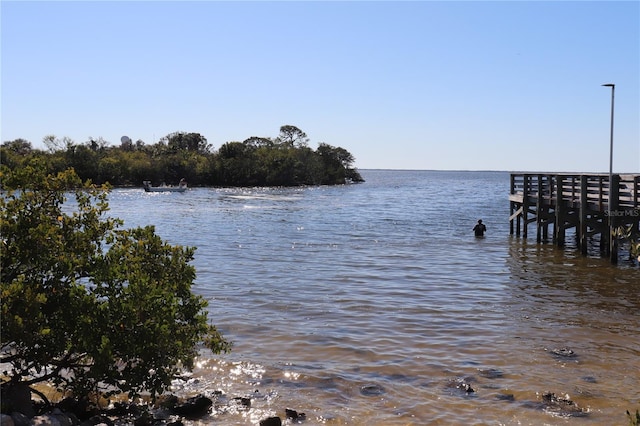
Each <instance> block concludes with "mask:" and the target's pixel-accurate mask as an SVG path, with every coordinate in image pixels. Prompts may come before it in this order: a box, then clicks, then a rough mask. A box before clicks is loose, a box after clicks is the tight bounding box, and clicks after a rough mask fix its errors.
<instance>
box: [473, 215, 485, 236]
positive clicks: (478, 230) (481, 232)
mask: <svg viewBox="0 0 640 426" xmlns="http://www.w3.org/2000/svg"><path fill="white" fill-rule="evenodd" d="M473 232H475V233H476V237H484V233H485V232H487V227H486V226H484V223H482V219H478V223H477V224H476V226H474V227H473Z"/></svg>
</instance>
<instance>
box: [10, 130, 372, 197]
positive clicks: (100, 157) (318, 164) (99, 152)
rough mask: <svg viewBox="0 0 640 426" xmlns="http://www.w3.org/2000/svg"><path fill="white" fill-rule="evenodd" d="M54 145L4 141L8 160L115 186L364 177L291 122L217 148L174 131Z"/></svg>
mask: <svg viewBox="0 0 640 426" xmlns="http://www.w3.org/2000/svg"><path fill="white" fill-rule="evenodd" d="M44 143H45V145H46V146H47V150H46V151H43V150H37V149H33V147H32V145H31V143H30V142H29V141H26V140H24V139H16V140H14V141H7V142H4V143H3V144H2V145H1V146H0V157H1V160H2V163H3V164H5V165H6V166H7V167H9V168H11V169H14V168H16V167H20V166H21V165H22V164H25V162H27V161H28V160H29V159H32V158H41V159H42V160H43V161H44V162H45V163H46V164H47V168H48V171H49V172H51V173H57V172H61V171H64V170H66V169H68V168H73V169H74V170H75V171H76V173H77V174H78V176H79V177H80V178H81V179H82V180H87V179H90V180H91V181H92V182H94V183H97V184H103V183H107V182H108V183H110V184H111V185H113V186H140V185H141V184H142V182H143V181H145V180H148V181H151V182H152V183H153V184H160V183H168V184H175V183H178V182H179V181H180V180H181V179H182V178H184V179H185V180H186V181H187V182H188V183H189V185H191V186H299V185H340V184H344V183H346V182H362V181H363V179H362V177H361V176H360V174H359V173H358V171H357V170H356V169H355V168H354V167H353V163H354V161H355V159H354V157H353V155H351V153H349V152H348V151H347V150H345V149H344V148H340V147H334V146H332V145H329V144H327V143H322V142H321V143H319V144H318V148H317V149H316V150H313V149H312V148H310V147H309V137H308V136H307V134H306V133H305V132H303V131H302V130H300V129H299V128H298V127H296V126H292V125H284V126H281V127H280V133H279V134H278V136H277V137H275V138H270V137H261V136H251V137H249V138H247V139H245V140H244V141H243V142H238V141H229V142H226V143H224V144H222V146H220V148H219V149H218V150H217V151H216V150H214V149H213V147H212V146H211V144H209V143H208V142H207V139H206V138H205V137H204V136H203V135H201V134H200V133H187V132H174V133H171V134H169V135H167V136H164V137H162V138H160V140H159V141H157V142H156V143H154V144H150V145H147V144H145V142H144V141H141V140H138V141H136V142H135V143H134V142H133V141H132V140H130V139H129V138H123V140H122V141H121V143H120V144H119V145H114V146H110V145H109V144H108V143H107V142H106V141H104V140H103V139H102V138H97V139H95V138H89V140H88V141H86V142H84V143H76V142H74V141H72V140H70V139H68V138H62V139H58V138H56V137H55V136H53V135H49V136H46V137H45V138H44Z"/></svg>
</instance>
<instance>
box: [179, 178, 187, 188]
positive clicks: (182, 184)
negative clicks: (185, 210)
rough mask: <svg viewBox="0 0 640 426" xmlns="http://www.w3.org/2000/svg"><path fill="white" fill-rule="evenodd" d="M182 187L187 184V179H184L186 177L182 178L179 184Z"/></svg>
mask: <svg viewBox="0 0 640 426" xmlns="http://www.w3.org/2000/svg"><path fill="white" fill-rule="evenodd" d="M179 186H180V188H184V187H186V186H187V181H186V180H184V178H182V179H180V184H179Z"/></svg>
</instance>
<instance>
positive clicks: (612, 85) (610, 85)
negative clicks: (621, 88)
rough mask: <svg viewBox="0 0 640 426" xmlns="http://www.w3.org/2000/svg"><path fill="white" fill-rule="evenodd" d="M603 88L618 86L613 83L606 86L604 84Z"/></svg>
mask: <svg viewBox="0 0 640 426" xmlns="http://www.w3.org/2000/svg"><path fill="white" fill-rule="evenodd" d="M602 86H604V87H616V85H615V84H613V83H606V84H603V85H602Z"/></svg>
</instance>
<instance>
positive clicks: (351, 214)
mask: <svg viewBox="0 0 640 426" xmlns="http://www.w3.org/2000/svg"><path fill="white" fill-rule="evenodd" d="M361 173H362V175H363V177H364V178H365V179H366V183H364V184H360V185H350V186H339V187H313V188H293V189H291V188H286V189H283V188H252V189H246V188H245V189H229V188H227V189H223V188H215V189H214V188H195V189H191V190H189V191H188V192H187V193H184V194H179V193H145V192H143V191H142V190H141V189H127V190H115V191H113V193H112V194H111V196H110V202H111V208H112V214H113V215H115V216H118V217H121V218H123V219H124V220H125V225H126V226H127V227H133V226H138V225H147V224H153V225H155V226H156V231H157V232H158V234H160V235H161V236H162V237H163V238H164V239H167V240H168V241H170V242H171V243H173V244H181V245H190V246H196V247H197V248H198V249H197V251H196V258H195V262H194V264H195V266H196V268H197V271H198V278H197V282H196V285H195V287H194V291H196V292H197V293H199V294H202V295H204V296H205V297H206V298H207V299H208V300H209V301H210V307H209V310H210V316H211V318H212V319H213V322H214V323H215V324H216V325H217V326H218V328H219V329H221V330H222V331H223V333H224V334H225V336H226V337H227V338H228V339H230V340H232V341H233V342H234V348H233V352H232V353H231V354H228V355H222V356H212V355H211V354H210V353H206V352H202V357H201V358H200V359H199V362H198V368H196V370H195V371H194V375H193V378H192V379H191V380H190V381H188V382H186V383H183V382H176V389H175V391H176V392H183V393H185V394H195V393H205V394H209V395H211V394H212V393H213V392H214V391H216V390H218V391H222V392H223V395H222V396H220V397H219V398H218V400H217V401H218V402H217V403H216V405H215V409H214V410H213V412H212V413H211V416H209V417H208V418H206V419H204V420H203V421H202V423H204V424H224V425H249V424H258V422H259V420H260V419H263V418H265V417H267V416H270V415H279V416H280V417H282V418H284V417H285V413H284V411H285V408H291V409H294V410H297V411H299V412H304V413H305V414H306V421H305V424H307V425H316V424H328V425H345V424H350V425H426V424H433V425H471V424H474V425H616V424H618V425H626V424H628V419H627V417H626V414H625V412H626V410H629V411H635V410H636V409H637V408H640V358H639V355H640V339H639V336H640V317H639V316H638V313H639V309H640V268H638V267H637V266H633V265H631V264H628V263H625V262H624V261H622V262H621V264H620V265H619V266H616V267H614V266H611V265H609V263H608V261H607V260H604V259H600V258H598V256H597V255H596V254H594V255H592V256H589V257H582V256H581V255H579V254H578V253H576V252H575V251H574V250H572V248H571V247H569V248H568V249H566V250H560V249H557V248H555V247H554V246H553V245H551V244H546V245H545V244H536V242H535V238H533V239H530V240H528V241H525V240H522V239H519V238H515V237H511V236H509V222H508V215H509V204H508V191H509V174H508V173H498V172H429V171H378V170H363V171H361ZM479 218H481V219H483V222H485V223H486V225H487V228H488V231H487V234H486V237H485V238H481V239H478V238H475V237H474V236H473V232H472V228H473V226H474V224H475V223H476V221H477V219H479ZM554 349H570V350H572V351H573V353H574V356H573V357H559V356H554V354H553V353H552V351H553V350H554ZM463 384H467V385H469V386H471V387H472V389H473V390H474V391H475V392H465V390H464V389H462V386H463ZM545 392H553V393H555V394H556V395H558V396H562V397H566V396H567V395H568V397H569V398H570V399H571V400H573V401H574V402H576V403H577V404H578V406H579V407H583V408H585V409H586V410H588V415H587V416H582V417H570V416H559V415H557V414H554V413H552V412H550V411H549V410H544V409H542V406H541V405H540V401H541V395H542V394H543V393H545ZM241 396H249V397H251V399H252V401H251V408H250V409H246V408H244V407H242V406H241V405H236V406H234V404H233V398H234V397H241ZM288 422H289V424H291V421H288Z"/></svg>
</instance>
